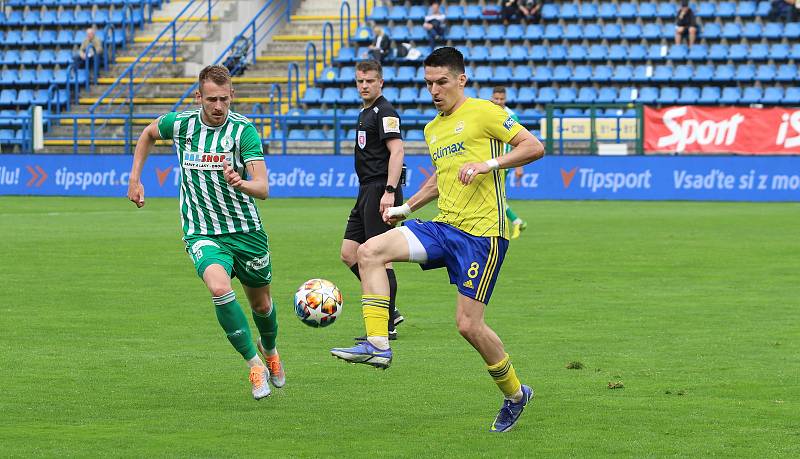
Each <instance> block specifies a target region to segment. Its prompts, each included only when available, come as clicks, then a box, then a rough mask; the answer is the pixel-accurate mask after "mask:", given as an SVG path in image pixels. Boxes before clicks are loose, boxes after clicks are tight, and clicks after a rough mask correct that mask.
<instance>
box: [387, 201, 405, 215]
mask: <svg viewBox="0 0 800 459" xmlns="http://www.w3.org/2000/svg"><path fill="white" fill-rule="evenodd" d="M410 213H411V206H409V205H408V204H403V205H402V206H397V207H389V209H388V215H389V216H390V217H408V215H409V214H410Z"/></svg>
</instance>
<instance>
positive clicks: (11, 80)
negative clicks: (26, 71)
mask: <svg viewBox="0 0 800 459" xmlns="http://www.w3.org/2000/svg"><path fill="white" fill-rule="evenodd" d="M18 82H19V73H18V72H17V71H16V70H14V69H6V70H3V72H2V73H0V83H2V85H3V86H14V85H16V84H17V83H18Z"/></svg>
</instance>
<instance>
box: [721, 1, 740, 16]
mask: <svg viewBox="0 0 800 459" xmlns="http://www.w3.org/2000/svg"><path fill="white" fill-rule="evenodd" d="M716 15H717V17H720V18H732V17H734V16H735V15H736V4H735V3H733V2H720V3H717V12H716Z"/></svg>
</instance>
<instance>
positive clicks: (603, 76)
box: [592, 65, 614, 82]
mask: <svg viewBox="0 0 800 459" xmlns="http://www.w3.org/2000/svg"><path fill="white" fill-rule="evenodd" d="M613 73H614V70H613V69H612V68H611V66H610V65H598V66H596V67H595V68H594V70H593V71H592V79H593V80H594V81H599V82H604V81H609V80H611V75H612V74H613Z"/></svg>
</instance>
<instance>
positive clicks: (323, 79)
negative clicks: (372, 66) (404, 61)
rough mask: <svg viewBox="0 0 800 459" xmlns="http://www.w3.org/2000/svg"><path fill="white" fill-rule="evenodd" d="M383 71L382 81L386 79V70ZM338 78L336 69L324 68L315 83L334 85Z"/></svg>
mask: <svg viewBox="0 0 800 459" xmlns="http://www.w3.org/2000/svg"><path fill="white" fill-rule="evenodd" d="M383 70H384V75H383V77H384V79H386V69H383ZM338 78H339V69H338V68H337V67H325V68H324V69H322V72H320V74H319V77H317V82H318V83H321V84H324V83H334V82H336V80H337V79H338Z"/></svg>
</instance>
